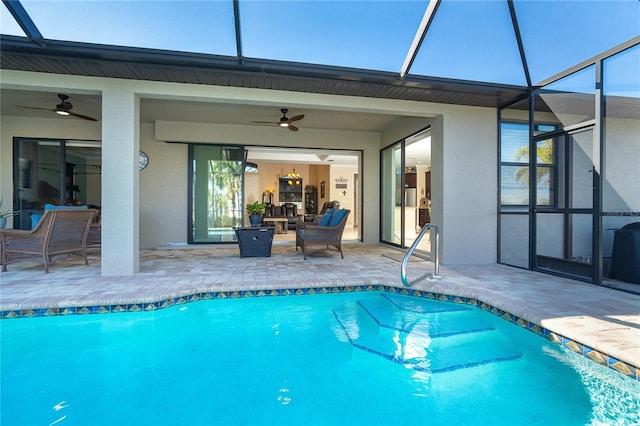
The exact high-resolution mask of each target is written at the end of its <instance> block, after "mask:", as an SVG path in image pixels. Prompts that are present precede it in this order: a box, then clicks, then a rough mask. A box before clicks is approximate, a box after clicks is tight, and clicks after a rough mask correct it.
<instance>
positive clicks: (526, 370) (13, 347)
mask: <svg viewBox="0 0 640 426" xmlns="http://www.w3.org/2000/svg"><path fill="white" fill-rule="evenodd" d="M0 327H1V329H0V332H1V335H0V337H1V341H0V345H1V346H0V349H1V367H0V368H1V371H0V373H1V382H0V385H1V391H2V395H1V406H0V408H1V414H0V416H1V417H0V423H1V424H2V425H5V426H6V425H53V424H58V425H88V424H91V425H101V424H104V425H116V424H117V425H146V424H155V425H158V424H164V425H200V424H202V425H259V424H264V425H414V424H415V425H427V424H428V425H444V424H446V425H492V424H493V425H527V426H529V425H610V424H621V425H624V424H638V423H640V415H639V412H640V385H639V384H638V383H637V382H635V381H633V380H630V379H627V378H624V377H622V376H620V375H618V374H615V372H612V371H610V370H607V369H606V368H604V367H601V366H599V365H597V364H596V363H594V362H591V361H589V360H586V359H584V358H582V357H580V356H578V355H575V354H573V353H571V352H570V351H566V350H564V349H563V348H561V347H559V346H557V345H554V344H553V343H551V342H548V341H547V340H545V339H543V338H541V337H539V336H536V335H535V334H533V333H531V332H528V331H526V330H523V329H521V328H520V327H518V326H516V325H513V324H510V323H507V322H505V321H503V320H501V319H500V318H498V317H496V316H494V315H492V314H490V313H487V312H484V311H482V310H480V309H477V308H473V307H469V306H465V305H458V304H453V303H447V302H436V301H431V300H426V299H417V298H412V297H408V296H402V295H397V294H391V293H378V292H360V293H340V294H327V295H306V296H290V297H255V298H246V299H226V300H212V301H201V302H196V303H190V304H186V305H180V306H175V307H173V308H169V309H163V310H158V311H154V312H145V313H124V314H107V315H88V316H73V317H53V318H32V319H18V320H3V321H0Z"/></svg>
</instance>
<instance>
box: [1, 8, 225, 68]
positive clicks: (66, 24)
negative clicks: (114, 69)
mask: <svg viewBox="0 0 640 426" xmlns="http://www.w3.org/2000/svg"><path fill="white" fill-rule="evenodd" d="M21 3H22V5H23V6H24V8H25V10H26V11H27V13H28V14H29V16H30V17H31V19H32V20H33V22H34V23H35V24H36V26H37V27H38V29H39V30H40V33H42V35H43V37H44V38H45V39H55V40H65V41H81V42H87V43H99V44H111V45H117V46H128V47H145V48H154V49H167V50H177V51H185V52H194V53H213V54H220V55H232V56H235V55H236V43H235V26H234V21H233V3H232V1H231V0H225V1H188V0H187V1H182V0H180V1H172V0H163V1H59V0H57V1H47V0H21ZM1 9H2V12H1V13H2V28H3V30H2V33H3V34H14V33H15V35H22V36H24V33H22V31H19V32H16V31H15V28H16V27H17V25H16V24H15V21H14V20H13V18H12V17H11V15H10V14H9V13H8V12H7V10H6V8H5V7H2V8H1ZM5 24H6V25H9V28H8V29H7V30H5ZM12 28H13V29H12ZM7 31H11V32H7Z"/></svg>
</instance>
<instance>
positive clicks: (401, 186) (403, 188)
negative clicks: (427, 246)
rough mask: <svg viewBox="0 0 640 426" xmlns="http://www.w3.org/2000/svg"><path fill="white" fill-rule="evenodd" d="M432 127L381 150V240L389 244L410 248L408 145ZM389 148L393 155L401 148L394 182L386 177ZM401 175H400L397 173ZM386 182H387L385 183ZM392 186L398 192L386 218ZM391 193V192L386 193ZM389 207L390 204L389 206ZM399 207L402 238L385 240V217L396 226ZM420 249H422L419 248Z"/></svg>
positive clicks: (393, 230) (391, 224)
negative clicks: (386, 196)
mask: <svg viewBox="0 0 640 426" xmlns="http://www.w3.org/2000/svg"><path fill="white" fill-rule="evenodd" d="M430 129H431V126H430V125H429V126H426V127H424V128H422V129H420V130H418V131H416V132H414V133H411V134H410V135H407V136H406V137H404V138H402V139H400V140H398V141H396V142H393V143H391V144H389V145H387V146H385V147H384V148H382V149H381V150H380V242H381V243H384V244H389V245H392V246H395V247H400V248H408V247H409V246H407V241H406V240H407V238H406V235H405V232H406V229H407V223H406V222H407V221H406V220H405V219H406V208H407V199H406V193H407V184H406V179H405V169H406V154H407V145H408V143H407V142H408V141H409V144H410V143H412V142H411V139H412V138H413V137H415V136H417V135H420V134H421V133H425V132H429V131H430ZM387 150H394V152H393V153H392V155H395V150H399V151H400V163H399V166H398V165H396V164H394V165H395V166H397V167H399V169H400V173H398V172H397V171H394V175H393V176H394V177H393V179H394V182H391V183H390V182H388V181H385V178H388V177H389V176H385V171H386V172H389V171H388V170H385V163H384V161H385V158H384V152H385V151H387ZM398 174H399V175H400V176H399V177H398V176H397V175H398ZM385 182H386V184H385ZM392 187H396V191H397V193H394V194H393V195H392V197H391V199H393V200H394V202H393V209H394V210H393V212H392V214H391V216H389V217H386V218H385V212H384V208H385V206H386V203H385V194H386V193H385V188H386V189H387V190H390V188H392ZM386 195H389V194H386ZM398 196H399V198H400V200H399V201H400V203H399V205H397V204H396V202H397V201H395V199H396V197H398ZM387 207H388V206H387ZM397 207H400V215H399V219H400V230H399V232H400V238H399V240H400V241H399V243H398V242H394V241H388V240H385V239H384V238H385V235H384V234H385V219H387V220H393V223H390V224H386V225H389V226H392V227H393V228H395V209H396V208H397ZM416 208H417V204H416ZM395 231H397V229H391V232H395ZM411 243H413V240H412V241H411ZM418 251H420V250H419V249H418Z"/></svg>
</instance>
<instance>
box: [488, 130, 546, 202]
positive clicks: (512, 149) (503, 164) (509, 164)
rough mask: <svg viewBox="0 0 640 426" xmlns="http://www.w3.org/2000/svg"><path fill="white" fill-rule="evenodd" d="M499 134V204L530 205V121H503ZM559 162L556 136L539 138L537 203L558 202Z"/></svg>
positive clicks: (537, 146) (537, 149)
mask: <svg viewBox="0 0 640 426" xmlns="http://www.w3.org/2000/svg"><path fill="white" fill-rule="evenodd" d="M538 127H540V126H538ZM544 127H545V128H550V127H551V128H553V127H554V126H548V125H544ZM500 134H501V146H500V152H501V154H500V204H501V205H503V206H527V205H529V186H530V170H529V125H528V124H526V123H511V122H503V123H502V124H501V127H500ZM556 164H557V153H556V140H555V139H554V138H547V139H544V140H541V141H538V142H537V143H536V173H535V175H536V178H535V179H536V194H537V195H536V197H537V201H536V204H537V205H538V206H553V205H555V203H556V201H555V200H556V180H557V178H556V176H557V171H556V170H557V167H556Z"/></svg>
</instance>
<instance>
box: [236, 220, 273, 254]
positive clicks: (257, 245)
mask: <svg viewBox="0 0 640 426" xmlns="http://www.w3.org/2000/svg"><path fill="white" fill-rule="evenodd" d="M233 230H234V231H235V233H236V239H237V240H238V247H239V249H240V257H271V246H272V245H273V233H274V231H275V228H274V227H273V226H268V227H266V228H265V227H261V226H250V227H244V228H239V227H236V228H233Z"/></svg>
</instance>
